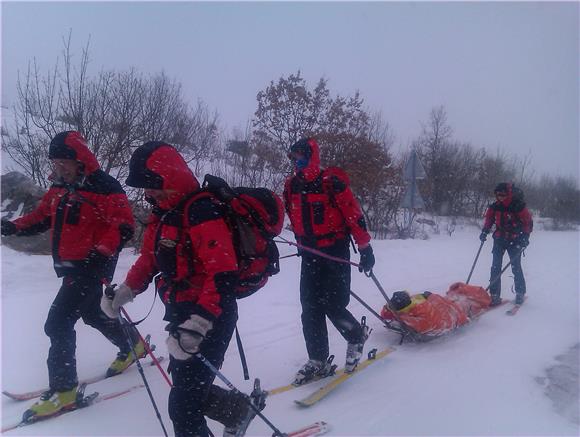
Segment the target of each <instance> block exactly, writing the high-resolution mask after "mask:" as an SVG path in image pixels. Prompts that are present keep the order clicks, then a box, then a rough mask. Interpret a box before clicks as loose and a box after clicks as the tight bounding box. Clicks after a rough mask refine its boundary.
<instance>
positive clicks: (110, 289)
mask: <svg viewBox="0 0 580 437" xmlns="http://www.w3.org/2000/svg"><path fill="white" fill-rule="evenodd" d="M103 284H104V285H105V296H107V297H108V298H109V299H113V298H114V297H115V287H116V285H111V283H110V282H109V281H107V280H105V279H103ZM120 310H121V312H122V313H123V315H124V316H125V318H126V319H127V320H128V321H129V323H130V324H131V326H133V327H134V328H135V332H136V333H137V335H138V336H139V340H141V341H142V342H143V344H144V345H145V350H146V351H147V353H148V354H149V356H150V357H151V359H152V360H153V362H154V363H155V365H156V366H157V368H158V369H159V371H160V372H161V374H162V375H163V378H164V379H165V381H166V382H167V384H169V387H173V384H172V383H171V381H170V380H169V376H167V373H166V372H165V370H163V367H161V364H160V363H159V360H158V359H157V357H156V356H155V354H154V353H153V350H152V349H151V347H150V346H149V343H147V342H146V341H145V339H144V338H143V336H142V335H141V333H140V332H139V330H138V329H137V327H136V326H135V324H134V323H133V320H131V317H130V316H129V314H128V313H127V311H125V308H123V307H121V308H120Z"/></svg>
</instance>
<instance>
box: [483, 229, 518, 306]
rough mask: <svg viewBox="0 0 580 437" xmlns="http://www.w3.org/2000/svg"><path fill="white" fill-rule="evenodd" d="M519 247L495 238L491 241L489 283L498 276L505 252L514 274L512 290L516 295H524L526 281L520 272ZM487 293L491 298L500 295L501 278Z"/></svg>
mask: <svg viewBox="0 0 580 437" xmlns="http://www.w3.org/2000/svg"><path fill="white" fill-rule="evenodd" d="M520 250H521V247H519V246H516V245H515V244H513V242H511V241H508V240H506V239H504V238H496V239H494V240H493V249H492V251H491V253H492V255H493V261H492V263H491V274H490V282H491V281H493V280H494V279H495V278H497V277H498V276H499V274H500V273H501V270H502V263H503V255H504V253H505V252H506V251H507V253H508V255H509V257H510V261H511V267H512V273H513V274H514V288H515V290H516V293H518V294H525V293H526V280H525V279H524V271H523V270H522V256H521V254H520ZM489 293H490V294H491V295H492V296H499V295H500V294H501V278H499V279H498V280H497V281H495V283H493V284H492V285H491V287H490V288H489Z"/></svg>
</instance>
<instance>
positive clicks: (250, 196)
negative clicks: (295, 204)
mask: <svg viewBox="0 0 580 437" xmlns="http://www.w3.org/2000/svg"><path fill="white" fill-rule="evenodd" d="M202 192H206V193H208V194H209V195H210V196H211V198H212V199H213V200H214V201H215V202H216V203H217V204H219V206H220V207H221V209H222V211H223V213H224V219H225V221H226V223H227V225H228V227H229V228H230V231H231V232H232V235H233V243H234V248H235V250H236V255H237V258H238V275H239V276H238V283H237V285H236V288H235V291H236V297H237V298H238V299H241V298H243V297H247V296H250V295H251V294H253V293H255V292H256V291H258V290H259V289H260V288H262V287H263V286H264V285H266V282H268V278H269V277H270V276H273V275H275V274H276V273H278V272H279V271H280V254H279V252H278V247H277V246H276V243H275V242H274V237H276V236H278V235H279V234H280V232H282V226H283V224H284V206H283V204H282V200H281V199H280V197H279V196H278V195H276V193H274V192H273V191H270V190H268V189H267V188H246V187H236V188H231V187H230V186H229V185H228V184H227V182H226V181H224V180H223V179H221V178H219V177H217V176H213V175H210V174H206V175H205V178H204V181H203V185H202Z"/></svg>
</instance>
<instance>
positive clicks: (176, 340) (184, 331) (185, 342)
mask: <svg viewBox="0 0 580 437" xmlns="http://www.w3.org/2000/svg"><path fill="white" fill-rule="evenodd" d="M212 327H213V323H212V322H211V321H210V320H207V319H205V318H203V317H202V316H200V315H199V314H193V315H192V316H191V317H190V318H189V319H187V320H186V321H185V322H183V323H182V324H181V325H179V326H177V327H172V326H171V324H170V325H168V327H167V328H166V329H168V330H169V337H167V340H166V342H165V344H166V345H167V351H168V352H169V355H171V356H172V357H173V358H175V359H176V360H188V359H190V358H191V356H192V355H193V354H195V353H197V351H198V350H199V345H200V344H201V342H202V341H203V340H204V338H205V336H206V334H207V333H208V331H210V330H211V328H212Z"/></svg>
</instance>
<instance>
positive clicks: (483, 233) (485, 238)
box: [479, 231, 487, 243]
mask: <svg viewBox="0 0 580 437" xmlns="http://www.w3.org/2000/svg"><path fill="white" fill-rule="evenodd" d="M485 240H487V232H485V231H481V234H479V241H481V242H482V243H483V242H484V241H485Z"/></svg>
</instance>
